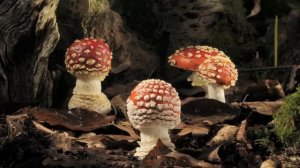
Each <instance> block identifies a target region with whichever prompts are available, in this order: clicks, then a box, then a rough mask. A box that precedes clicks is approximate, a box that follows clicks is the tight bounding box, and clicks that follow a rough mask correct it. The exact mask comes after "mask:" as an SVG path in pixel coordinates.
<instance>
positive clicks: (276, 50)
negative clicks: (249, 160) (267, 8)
mask: <svg viewBox="0 0 300 168" xmlns="http://www.w3.org/2000/svg"><path fill="white" fill-rule="evenodd" d="M277 65H278V16H277V15H276V16H275V24H274V66H275V67H277Z"/></svg>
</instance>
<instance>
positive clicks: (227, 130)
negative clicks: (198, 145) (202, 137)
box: [207, 125, 239, 146]
mask: <svg viewBox="0 0 300 168" xmlns="http://www.w3.org/2000/svg"><path fill="white" fill-rule="evenodd" d="M238 129H239V128H238V127H237V126H234V125H226V126H224V127H223V128H221V129H220V130H219V131H218V132H217V134H216V135H215V136H214V137H213V138H212V139H211V140H210V141H209V142H208V143H207V145H209V146H216V145H220V144H222V143H224V142H225V141H232V140H234V139H235V135H236V133H237V131H238Z"/></svg>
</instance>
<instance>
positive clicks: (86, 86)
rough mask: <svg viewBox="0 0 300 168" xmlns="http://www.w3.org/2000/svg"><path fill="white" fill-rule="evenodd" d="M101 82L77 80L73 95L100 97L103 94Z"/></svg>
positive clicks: (96, 80)
mask: <svg viewBox="0 0 300 168" xmlns="http://www.w3.org/2000/svg"><path fill="white" fill-rule="evenodd" d="M101 89H102V88H101V81H100V80H99V79H89V78H87V79H84V78H82V79H81V78H77V79H76V85H75V88H74V90H73V94H84V95H99V94H101Z"/></svg>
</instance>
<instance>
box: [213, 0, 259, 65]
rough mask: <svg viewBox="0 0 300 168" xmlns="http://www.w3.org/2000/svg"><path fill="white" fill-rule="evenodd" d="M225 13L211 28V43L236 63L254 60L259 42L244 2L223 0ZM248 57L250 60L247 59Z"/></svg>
mask: <svg viewBox="0 0 300 168" xmlns="http://www.w3.org/2000/svg"><path fill="white" fill-rule="evenodd" d="M221 2H222V4H223V7H224V12H223V13H222V14H220V16H219V20H218V21H217V22H216V23H215V24H213V25H211V27H210V38H209V41H208V42H209V43H210V44H211V45H213V46H216V47H217V48H220V49H221V50H223V51H225V52H226V53H227V54H228V55H229V56H230V57H231V58H232V59H233V61H234V62H236V63H237V64H239V63H241V62H248V61H249V60H252V58H251V57H249V55H254V54H255V51H256V48H257V44H258V43H257V40H256V38H255V37H254V36H255V34H256V30H255V29H254V27H253V26H252V25H251V24H250V23H248V21H247V19H246V9H245V8H244V7H243V1H242V0H234V1H233V0H221ZM247 57H248V58H247Z"/></svg>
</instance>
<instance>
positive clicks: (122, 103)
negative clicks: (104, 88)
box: [111, 93, 129, 119]
mask: <svg viewBox="0 0 300 168" xmlns="http://www.w3.org/2000/svg"><path fill="white" fill-rule="evenodd" d="M128 96H129V94H128V93H124V94H119V95H117V96H115V97H113V98H112V99H111V104H112V106H113V107H114V108H117V109H119V110H120V111H121V112H122V114H123V115H124V116H125V118H126V119H128V116H127V107H126V99H127V98H128Z"/></svg>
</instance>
